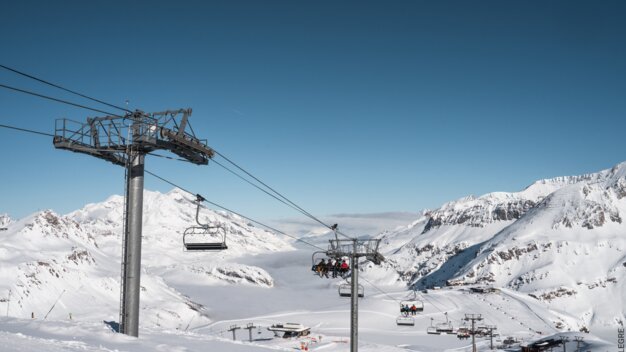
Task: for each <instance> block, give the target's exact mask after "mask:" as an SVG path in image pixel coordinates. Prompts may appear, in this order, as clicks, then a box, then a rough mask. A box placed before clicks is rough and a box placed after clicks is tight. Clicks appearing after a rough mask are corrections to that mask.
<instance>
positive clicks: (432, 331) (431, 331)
mask: <svg viewBox="0 0 626 352" xmlns="http://www.w3.org/2000/svg"><path fill="white" fill-rule="evenodd" d="M426 333H428V334H431V335H441V333H440V332H439V331H437V328H436V327H434V326H429V327H428V328H426Z"/></svg>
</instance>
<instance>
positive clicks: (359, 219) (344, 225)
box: [270, 212, 422, 236]
mask: <svg viewBox="0 0 626 352" xmlns="http://www.w3.org/2000/svg"><path fill="white" fill-rule="evenodd" d="M421 216H422V214H421V213H409V212H385V213H369V214H333V215H329V216H325V217H321V218H320V220H322V221H323V222H325V223H327V224H335V223H336V224H339V230H340V231H341V232H343V233H345V234H348V235H356V236H375V235H377V234H379V233H381V232H383V231H385V230H394V229H396V228H398V227H401V226H407V225H409V224H410V223H412V222H413V221H415V220H417V219H418V218H419V217H421ZM270 222H271V223H273V225H274V226H276V227H277V228H279V229H281V230H282V231H285V232H287V233H291V234H294V235H298V236H314V235H316V234H324V233H327V232H328V231H329V230H328V228H326V227H324V226H322V225H321V224H319V223H317V222H315V221H313V220H310V219H307V218H287V219H275V220H271V221H270Z"/></svg>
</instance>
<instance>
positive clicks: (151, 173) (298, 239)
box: [144, 169, 326, 251]
mask: <svg viewBox="0 0 626 352" xmlns="http://www.w3.org/2000/svg"><path fill="white" fill-rule="evenodd" d="M144 171H145V172H146V173H147V174H150V175H152V176H154V177H156V178H158V179H159V180H161V181H163V182H165V183H167V184H169V185H171V186H174V187H176V188H178V189H180V190H182V191H184V192H187V193H189V194H191V195H194V196H196V195H198V194H196V193H193V192H191V191H189V190H187V189H185V188H183V187H181V186H179V185H177V184H175V183H173V182H172V181H169V180H167V179H165V178H163V177H161V176H159V175H157V174H155V173H153V172H150V171H148V170H145V169H144ZM201 197H202V196H201ZM202 198H203V201H204V202H206V203H209V204H211V205H214V206H216V207H218V208H220V209H223V210H225V211H227V212H230V213H233V214H235V215H237V216H240V217H242V218H244V219H246V220H248V221H251V222H253V223H255V224H258V225H260V226H263V227H265V228H268V229H270V230H272V231H275V232H276V233H279V234H281V235H284V236H287V237H291V238H293V239H294V240H296V241H299V242H302V243H305V244H307V245H309V246H312V247H315V248H317V249H319V250H322V251H326V250H325V249H324V248H322V247H319V246H317V245H314V244H313V243H310V242H307V241H305V240H303V239H301V238H298V237H295V236H292V235H290V234H288V233H285V232H283V231H280V230H278V229H276V228H274V227H272V226H269V225H266V224H264V223H262V222H260V221H257V220H254V219H252V218H249V217H247V216H245V215H242V214H241V213H238V212H236V211H233V210H231V209H228V208H226V207H224V206H222V205H220V204H217V203H214V202H212V201H210V200H207V199H206V198H204V197H202Z"/></svg>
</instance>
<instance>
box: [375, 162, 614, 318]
mask: <svg viewBox="0 0 626 352" xmlns="http://www.w3.org/2000/svg"><path fill="white" fill-rule="evenodd" d="M623 214H626V163H622V164H619V165H616V166H615V167H613V168H611V169H608V170H603V171H600V172H598V173H595V174H588V175H583V176H573V177H559V178H554V179H549V180H541V181H537V182H535V183H533V184H532V185H531V186H529V187H527V188H526V189H525V190H523V191H521V192H517V193H502V192H498V193H490V194H486V195H484V196H481V197H477V198H476V197H466V198H463V199H460V200H458V201H454V202H450V203H446V204H444V205H443V206H442V207H441V208H439V209H436V210H433V211H430V212H427V213H426V214H425V216H424V217H423V218H421V219H418V220H417V221H416V222H414V223H412V224H410V225H409V226H408V227H407V228H406V229H402V230H400V231H394V232H389V233H383V234H382V235H381V238H382V239H383V242H384V244H385V248H386V255H387V258H388V264H387V265H389V267H387V269H393V270H395V271H396V272H397V273H398V274H399V278H400V279H402V280H405V281H406V282H407V283H408V284H410V285H413V286H414V287H416V288H423V287H432V286H443V285H445V284H453V285H466V284H488V285H493V286H496V287H507V288H511V289H514V290H517V291H519V292H522V293H525V294H528V295H531V297H535V298H536V299H537V300H540V301H542V302H546V303H547V304H550V305H551V307H552V308H553V309H554V310H556V311H560V312H561V313H563V315H562V320H563V321H562V322H561V323H559V324H560V325H563V326H564V327H565V328H573V329H579V328H582V327H589V326H593V327H608V326H615V324H618V323H619V322H622V321H623V320H625V316H626V309H625V307H626V299H625V298H624V297H625V295H624V292H626V291H625V289H626V287H624V283H625V282H626V264H625V263H626V252H625V251H624V250H625V248H626V237H625V236H624V232H625V231H626V224H624V223H623V220H622V218H623V216H624V215H623ZM557 323H558V322H557V321H554V322H553V324H554V325H556V324H557Z"/></svg>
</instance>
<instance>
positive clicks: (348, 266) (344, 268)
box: [339, 260, 350, 275]
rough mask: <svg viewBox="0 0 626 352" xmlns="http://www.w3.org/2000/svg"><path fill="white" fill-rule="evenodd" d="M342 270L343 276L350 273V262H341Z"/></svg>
mask: <svg viewBox="0 0 626 352" xmlns="http://www.w3.org/2000/svg"><path fill="white" fill-rule="evenodd" d="M339 268H340V270H339V271H340V272H341V274H342V275H343V274H345V273H347V272H348V270H350V265H348V262H346V261H345V260H341V265H340V266H339Z"/></svg>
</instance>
